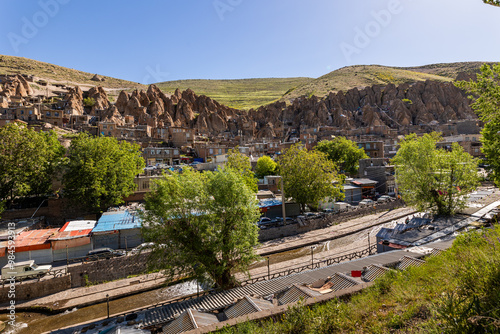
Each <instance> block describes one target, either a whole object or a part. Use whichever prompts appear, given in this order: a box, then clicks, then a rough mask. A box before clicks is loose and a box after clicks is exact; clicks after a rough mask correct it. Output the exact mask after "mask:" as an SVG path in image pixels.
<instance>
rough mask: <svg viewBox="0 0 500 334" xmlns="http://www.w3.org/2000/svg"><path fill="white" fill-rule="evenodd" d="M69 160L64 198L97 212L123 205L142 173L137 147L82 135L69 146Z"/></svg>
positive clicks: (123, 142) (141, 160) (107, 138)
mask: <svg viewBox="0 0 500 334" xmlns="http://www.w3.org/2000/svg"><path fill="white" fill-rule="evenodd" d="M68 159H69V161H68V165H67V168H66V171H65V174H64V178H63V180H64V194H65V197H67V198H70V199H71V200H73V202H75V203H78V204H79V205H82V206H84V207H86V208H88V209H90V210H94V211H96V212H98V211H104V210H106V209H107V208H108V207H110V206H113V205H118V204H121V203H123V198H124V197H126V196H128V195H130V194H131V193H132V192H133V191H134V190H135V188H136V184H135V183H134V178H135V176H136V175H138V174H140V173H142V171H143V169H144V159H143V158H142V157H141V155H140V151H139V146H138V145H135V144H130V143H128V142H125V141H121V142H119V141H118V140H116V139H115V138H112V137H91V136H89V135H87V134H84V133H81V134H79V135H78V137H76V138H75V139H73V141H72V142H71V146H70V148H69V151H68Z"/></svg>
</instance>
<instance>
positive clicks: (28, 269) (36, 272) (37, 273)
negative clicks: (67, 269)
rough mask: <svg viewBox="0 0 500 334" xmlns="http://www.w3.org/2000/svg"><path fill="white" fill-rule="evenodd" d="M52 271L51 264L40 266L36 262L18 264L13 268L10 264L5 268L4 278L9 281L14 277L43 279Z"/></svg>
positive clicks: (3, 271) (3, 269) (3, 270)
mask: <svg viewBox="0 0 500 334" xmlns="http://www.w3.org/2000/svg"><path fill="white" fill-rule="evenodd" d="M51 269H52V266H51V265H50V264H48V265H44V266H39V265H37V264H36V263H35V260H30V261H23V262H17V263H14V265H13V266H12V267H11V265H10V264H7V265H5V266H3V268H2V278H3V279H8V278H10V277H12V276H13V277H16V278H31V277H42V276H43V275H45V274H46V273H48V272H49V271H50V270H51Z"/></svg>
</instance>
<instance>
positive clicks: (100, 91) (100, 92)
mask: <svg viewBox="0 0 500 334" xmlns="http://www.w3.org/2000/svg"><path fill="white" fill-rule="evenodd" d="M88 97H89V98H92V99H94V101H95V103H94V105H93V106H92V113H95V112H96V111H99V110H106V109H108V108H109V107H110V106H111V104H110V103H109V100H108V94H106V91H105V90H104V88H102V87H101V86H97V87H92V88H90V89H89V91H88Z"/></svg>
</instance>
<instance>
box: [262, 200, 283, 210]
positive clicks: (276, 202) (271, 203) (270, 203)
mask: <svg viewBox="0 0 500 334" xmlns="http://www.w3.org/2000/svg"><path fill="white" fill-rule="evenodd" d="M276 205H281V200H279V199H274V198H269V199H263V200H261V201H260V202H259V208H265V207H269V206H276Z"/></svg>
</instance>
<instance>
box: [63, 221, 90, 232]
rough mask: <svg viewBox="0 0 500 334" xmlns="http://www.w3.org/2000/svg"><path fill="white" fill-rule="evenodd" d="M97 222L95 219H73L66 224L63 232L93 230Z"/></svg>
mask: <svg viewBox="0 0 500 334" xmlns="http://www.w3.org/2000/svg"><path fill="white" fill-rule="evenodd" d="M96 224H97V222H96V221H95V220H72V221H69V222H67V223H66V224H64V226H63V227H62V228H61V232H71V231H83V230H89V229H90V230H92V229H93V228H94V227H95V225H96Z"/></svg>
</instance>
